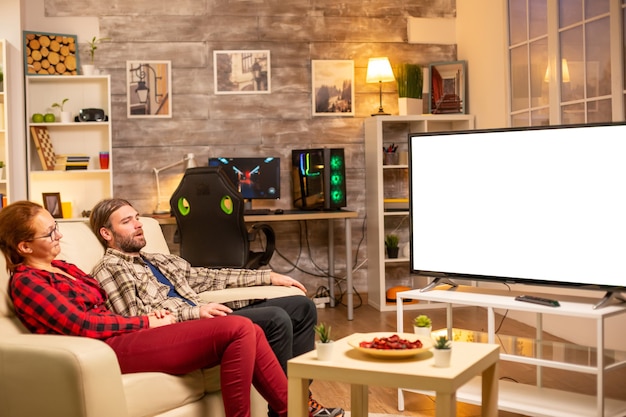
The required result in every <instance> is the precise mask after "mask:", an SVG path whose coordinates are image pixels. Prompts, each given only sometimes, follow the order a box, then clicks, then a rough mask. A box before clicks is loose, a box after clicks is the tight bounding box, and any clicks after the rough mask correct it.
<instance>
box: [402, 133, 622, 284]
mask: <svg viewBox="0 0 626 417" xmlns="http://www.w3.org/2000/svg"><path fill="white" fill-rule="evenodd" d="M409 150H410V210H411V259H410V262H411V270H412V272H413V273H416V274H420V275H427V276H439V275H438V274H440V275H443V276H447V277H448V278H455V277H458V278H465V279H487V280H495V281H506V282H522V283H529V284H549V285H560V284H572V285H576V286H583V287H586V286H590V288H598V289H611V288H620V287H624V286H626V125H623V124H610V125H592V126H589V125H587V126H559V127H552V128H541V129H536V128H526V129H499V130H483V131H478V130H476V131H463V132H449V133H439V134H437V133H428V134H423V133H419V134H410V135H409Z"/></svg>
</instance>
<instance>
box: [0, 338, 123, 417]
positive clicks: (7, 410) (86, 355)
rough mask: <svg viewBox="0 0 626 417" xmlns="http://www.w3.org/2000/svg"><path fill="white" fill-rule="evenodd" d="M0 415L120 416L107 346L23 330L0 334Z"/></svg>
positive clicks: (119, 390)
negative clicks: (21, 331) (15, 333)
mask: <svg viewBox="0 0 626 417" xmlns="http://www.w3.org/2000/svg"><path fill="white" fill-rule="evenodd" d="M0 415H2V416H11V417H32V416H46V417H112V416H115V417H125V416H127V415H128V412H127V410H126V399H125V396H124V390H123V387H122V377H121V372H120V368H119V364H118V361H117V357H116V356H115V353H114V352H113V350H112V349H111V348H110V347H109V346H108V345H107V344H105V343H104V342H102V341H99V340H95V339H89V338H85V337H72V336H62V335H34V334H24V335H17V336H10V337H3V338H2V339H0Z"/></svg>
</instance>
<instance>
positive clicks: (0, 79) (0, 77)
mask: <svg viewBox="0 0 626 417" xmlns="http://www.w3.org/2000/svg"><path fill="white" fill-rule="evenodd" d="M3 91H4V72H2V65H0V93H2V92H3Z"/></svg>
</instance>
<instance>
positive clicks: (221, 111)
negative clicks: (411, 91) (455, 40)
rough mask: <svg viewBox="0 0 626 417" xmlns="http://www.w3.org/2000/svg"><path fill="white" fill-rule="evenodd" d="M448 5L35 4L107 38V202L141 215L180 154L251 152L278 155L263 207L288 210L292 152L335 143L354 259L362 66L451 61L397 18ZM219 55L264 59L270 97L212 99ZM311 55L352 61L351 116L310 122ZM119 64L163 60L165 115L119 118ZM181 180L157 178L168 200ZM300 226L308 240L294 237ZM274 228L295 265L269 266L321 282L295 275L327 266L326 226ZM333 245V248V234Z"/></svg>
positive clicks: (271, 1) (449, 0)
mask: <svg viewBox="0 0 626 417" xmlns="http://www.w3.org/2000/svg"><path fill="white" fill-rule="evenodd" d="M455 6H456V4H455V0H332V1H330V0H177V1H169V0H168V1H164V0H132V1H129V0H110V1H101V0H98V1H96V0H83V1H81V2H76V1H69V0H45V13H46V16H48V17H55V16H65V17H67V16H76V17H80V16H97V17H98V19H99V24H100V37H108V38H111V41H109V42H106V43H102V44H101V45H100V46H99V47H98V50H97V55H96V66H97V67H99V68H100V69H101V71H102V72H103V73H107V74H111V78H112V100H113V111H112V120H113V157H112V161H113V169H114V194H115V195H116V196H119V197H124V198H127V199H129V200H131V201H132V202H133V204H134V205H135V207H136V208H137V209H138V210H139V211H140V212H141V213H149V212H151V211H152V210H153V208H154V206H155V204H156V198H155V197H156V196H155V194H156V191H155V182H154V175H153V173H152V168H153V167H162V166H165V165H167V164H169V163H172V162H174V161H176V160H178V159H181V158H182V156H183V155H184V154H186V153H188V152H193V153H194V154H195V155H196V158H197V160H198V161H199V162H200V163H202V164H206V161H207V158H208V157H210V156H218V155H240V156H254V155H259V154H260V155H274V156H280V157H281V158H282V160H281V172H282V174H281V176H282V189H283V198H281V200H280V201H279V202H277V203H272V206H273V207H281V208H290V207H291V197H290V190H291V180H290V177H289V169H290V159H289V156H290V151H291V149H296V148H316V147H324V146H328V147H343V148H345V151H346V155H347V167H348V169H347V177H348V193H347V196H348V209H351V210H356V211H358V212H359V219H357V220H354V221H353V222H352V228H353V233H352V234H353V238H354V247H355V250H356V249H357V243H360V244H359V246H358V253H355V255H356V257H357V262H360V261H363V260H364V259H365V252H366V244H367V242H366V241H365V240H364V238H363V237H364V232H365V231H364V218H365V215H366V213H365V204H364V193H363V190H364V188H365V186H366V183H365V171H364V166H365V163H364V144H363V120H364V118H367V117H370V114H371V113H373V112H376V111H377V110H378V102H379V94H378V85H372V84H366V83H365V73H366V67H367V61H368V58H370V57H374V56H388V57H389V59H390V60H391V62H392V63H399V62H412V63H417V64H422V65H427V64H428V63H431V62H437V61H449V60H455V59H456V46H455V45H433V44H408V43H407V17H410V16H412V17H448V18H450V17H454V16H455ZM94 31H95V30H94ZM66 32H67V33H71V32H72V31H71V28H67V31H66ZM94 34H95V33H94ZM86 41H87V39H79V44H81V51H80V56H81V60H86V59H87V58H88V57H87V52H86V45H85V42H86ZM228 49H235V50H245V49H250V50H252V49H261V50H270V51H271V76H272V79H271V89H272V91H271V94H269V95H268V94H258V95H254V94H252V95H215V94H214V86H213V59H212V57H213V51H214V50H228ZM313 59H351V60H354V63H355V86H354V88H355V96H356V99H355V100H356V103H355V111H356V116H355V117H312V115H311V60H313ZM128 60H171V62H172V93H173V95H172V103H173V117H172V118H171V119H137V118H133V119H128V118H127V117H126V71H125V68H126V61H128ZM383 103H384V108H385V110H386V111H387V112H390V113H392V114H397V93H396V86H395V83H385V84H383ZM180 177H181V175H180V174H179V173H178V172H177V169H173V170H170V171H166V172H163V173H162V174H161V187H162V190H163V195H170V194H171V192H172V191H173V190H174V189H175V188H176V185H177V184H178V181H179V180H180ZM258 206H261V205H258ZM305 226H306V229H307V230H308V236H307V237H303V238H300V230H302V231H304V228H305ZM275 228H276V230H277V234H278V236H279V242H278V249H279V251H280V253H282V254H284V255H285V258H286V259H289V260H291V261H294V262H295V261H297V265H298V266H297V268H296V267H294V266H291V265H290V264H289V263H288V262H287V261H285V260H284V259H281V258H280V256H275V257H274V259H273V261H272V265H273V267H274V268H275V269H276V270H278V271H283V272H289V273H290V274H291V275H293V276H294V277H296V278H298V279H301V280H302V281H303V282H304V283H305V285H306V286H307V287H308V288H309V291H310V292H314V291H315V289H316V288H317V287H318V286H320V285H325V280H322V279H320V278H317V277H313V276H311V275H310V274H307V273H304V272H301V271H300V270H299V269H302V270H304V271H315V273H316V274H320V272H319V271H318V270H317V268H316V265H317V266H319V267H320V268H321V269H325V268H326V267H327V257H326V233H327V229H326V224H325V223H324V222H318V223H309V224H307V225H301V224H294V223H285V224H281V225H276V227H275ZM210 238H211V239H215V238H219V237H207V239H210ZM362 238H363V241H361V239H362ZM335 240H336V247H337V248H338V249H341V248H342V247H343V230H342V228H341V227H339V228H337V231H336V233H335ZM309 247H310V249H309ZM336 261H337V265H338V271H337V274H338V275H339V276H345V257H344V256H343V251H342V250H337V255H336ZM365 266H366V265H365ZM355 287H356V289H357V291H359V292H360V293H364V292H367V279H366V269H365V268H362V269H360V270H359V271H357V273H356V274H355ZM343 289H344V290H345V286H343Z"/></svg>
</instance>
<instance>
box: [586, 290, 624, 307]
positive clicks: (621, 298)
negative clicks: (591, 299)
mask: <svg viewBox="0 0 626 417" xmlns="http://www.w3.org/2000/svg"><path fill="white" fill-rule="evenodd" d="M612 298H615V299H617V300H619V301H621V302H622V303H626V298H624V296H622V295H621V294H616V293H615V292H614V291H607V292H606V294H604V297H602V299H601V300H600V301H598V302H597V303H596V304H595V305H594V306H593V309H594V310H597V309H599V308H602V307H604V306H606V305H607V304H608V303H609V301H611V299H612Z"/></svg>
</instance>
